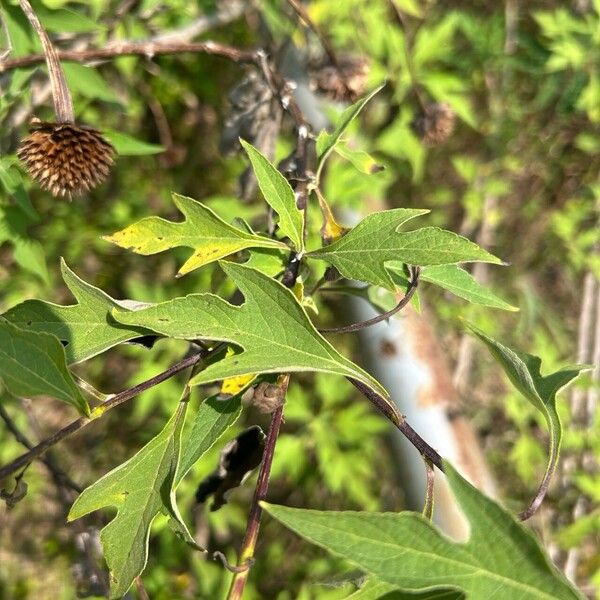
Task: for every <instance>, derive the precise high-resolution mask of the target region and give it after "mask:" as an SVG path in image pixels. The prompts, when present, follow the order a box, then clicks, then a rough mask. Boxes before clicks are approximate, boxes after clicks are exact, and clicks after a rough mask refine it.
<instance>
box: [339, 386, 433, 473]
mask: <svg viewBox="0 0 600 600" xmlns="http://www.w3.org/2000/svg"><path fill="white" fill-rule="evenodd" d="M346 379H347V380H348V381H349V382H350V383H351V384H352V385H353V386H354V387H355V388H356V389H358V390H359V391H360V392H362V393H363V394H364V395H365V396H366V397H367V399H368V400H370V401H371V403H372V404H373V405H374V406H375V407H376V408H377V409H378V410H379V411H381V412H382V413H383V414H384V415H385V416H386V417H387V418H388V419H389V420H390V421H391V422H392V423H393V424H394V425H395V426H396V427H397V428H398V429H399V430H400V432H401V433H402V434H403V435H404V437H405V438H406V439H407V440H408V441H409V442H410V443H411V444H412V445H413V446H414V447H415V448H416V449H417V450H418V451H419V453H420V454H421V456H423V457H424V458H425V459H426V460H428V461H429V462H431V463H432V464H434V465H435V466H436V467H437V468H438V469H439V470H440V471H442V472H443V471H444V464H443V459H442V457H441V456H440V455H439V454H438V452H437V450H435V449H434V448H432V447H431V446H430V445H429V444H428V443H427V442H426V441H425V440H424V439H423V438H422V437H421V436H420V435H419V434H418V433H417V432H416V431H415V430H414V429H413V428H412V427H411V426H410V425H409V423H408V422H407V421H406V419H405V418H404V417H403V416H402V415H401V414H400V413H399V412H398V411H397V410H396V408H395V407H394V406H393V405H392V404H390V403H389V402H388V401H387V400H386V399H385V398H383V397H382V396H381V395H380V394H378V393H377V392H376V391H375V390H373V389H371V388H370V387H369V386H368V385H367V384H365V383H363V382H362V381H359V380H358V379H353V378H352V377H346Z"/></svg>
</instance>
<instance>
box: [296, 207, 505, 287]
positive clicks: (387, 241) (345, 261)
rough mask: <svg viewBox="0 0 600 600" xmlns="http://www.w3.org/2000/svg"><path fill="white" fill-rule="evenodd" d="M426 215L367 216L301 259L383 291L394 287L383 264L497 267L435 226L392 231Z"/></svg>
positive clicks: (400, 211)
mask: <svg viewBox="0 0 600 600" xmlns="http://www.w3.org/2000/svg"><path fill="white" fill-rule="evenodd" d="M427 212H429V211H427V210H423V209H416V208H394V209H391V210H384V211H381V212H377V213H373V214H370V215H368V216H367V217H365V218H364V219H363V220H362V221H361V222H360V223H359V224H358V225H357V226H356V227H354V228H353V229H352V230H351V231H350V232H349V233H348V234H346V235H345V236H344V237H342V238H341V239H339V240H337V241H336V242H334V243H333V244H330V245H329V246H324V247H323V248H320V249H318V250H314V251H313V252H310V253H308V255H307V256H309V257H310V258H316V259H318V260H324V261H326V262H328V263H330V264H331V265H333V266H334V267H336V268H337V269H338V271H339V272H340V273H341V274H342V275H343V276H344V277H346V278H348V279H357V280H359V281H366V282H368V283H372V284H374V285H380V286H382V287H385V288H387V289H389V290H394V282H393V280H392V278H391V276H390V273H389V272H388V269H387V267H386V265H385V263H387V262H389V261H400V262H403V263H406V264H410V265H418V266H429V265H443V264H452V263H460V262H473V261H479V262H490V263H500V262H501V261H500V259H498V258H496V257H495V256H493V255H492V254H490V253H489V252H487V251H486V250H483V248H480V247H479V246H478V245H477V244H475V243H473V242H471V241H470V240H467V239H466V238H464V237H462V236H460V235H457V234H455V233H452V232H451V231H446V230H444V229H439V228H438V227H424V228H422V229H416V230H414V231H408V232H399V231H398V229H399V228H400V227H401V226H402V225H403V224H404V223H406V222H407V221H410V220H411V219H414V218H415V217H418V216H420V215H423V214H426V213H427Z"/></svg>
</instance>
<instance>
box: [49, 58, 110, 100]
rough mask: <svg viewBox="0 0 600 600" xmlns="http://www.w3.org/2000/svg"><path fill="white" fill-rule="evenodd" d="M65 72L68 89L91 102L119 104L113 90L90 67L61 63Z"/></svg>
mask: <svg viewBox="0 0 600 600" xmlns="http://www.w3.org/2000/svg"><path fill="white" fill-rule="evenodd" d="M61 64H62V66H63V69H64V70H65V77H66V78H67V83H68V84H69V89H71V90H72V91H75V92H79V93H80V94H81V95H82V96H84V97H85V98H91V99H92V100H104V102H119V97H118V96H117V95H116V93H115V91H114V89H113V88H112V87H111V86H110V85H108V83H106V81H105V80H104V78H103V77H102V75H100V74H99V73H98V72H97V71H96V70H95V69H93V68H92V67H85V66H83V65H80V64H79V63H73V62H63V63H61Z"/></svg>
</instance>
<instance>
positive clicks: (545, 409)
mask: <svg viewBox="0 0 600 600" xmlns="http://www.w3.org/2000/svg"><path fill="white" fill-rule="evenodd" d="M468 327H469V329H470V330H471V332H472V333H473V334H475V335H476V336H477V337H478V338H479V339H480V340H481V341H482V342H484V343H485V345H486V346H487V347H488V349H489V351H490V352H491V354H492V356H493V357H494V358H495V359H496V360H497V361H498V363H499V364H500V365H501V366H502V368H503V369H504V372H505V373H506V375H507V376H508V378H509V379H510V381H511V383H512V384H513V385H514V386H515V387H516V388H517V390H519V392H521V394H523V396H525V398H527V400H529V402H531V404H533V406H535V408H537V409H538V410H539V411H540V412H541V413H542V414H543V415H544V419H545V420H546V424H547V426H548V431H549V434H550V447H549V450H548V466H547V467H546V474H545V476H544V479H545V481H546V482H548V481H549V479H550V477H552V475H553V473H554V471H555V470H556V464H557V462H558V455H559V452H560V444H561V440H562V424H561V421H560V417H559V415H558V411H557V408H556V395H557V394H558V393H559V392H560V391H561V390H562V389H563V388H564V387H565V386H567V385H568V384H569V383H571V382H572V381H573V380H574V379H575V378H576V377H577V376H578V375H579V373H581V371H583V370H586V369H589V368H591V367H589V366H586V365H576V366H572V367H565V368H563V369H561V370H560V371H556V372H555V373H551V374H550V375H546V376H542V375H541V373H540V368H541V365H542V361H541V360H540V359H539V358H538V357H537V356H533V355H531V354H525V353H518V352H515V351H514V350H511V349H510V348H507V347H506V346H504V345H503V344H501V343H500V342H497V341H496V340H494V339H492V338H490V337H489V336H487V335H486V334H485V333H483V331H481V330H479V329H477V328H476V327H474V326H473V325H468Z"/></svg>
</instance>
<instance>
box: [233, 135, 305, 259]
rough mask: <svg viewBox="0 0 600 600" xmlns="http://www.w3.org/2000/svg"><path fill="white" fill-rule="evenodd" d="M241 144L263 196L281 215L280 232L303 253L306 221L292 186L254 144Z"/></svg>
mask: <svg viewBox="0 0 600 600" xmlns="http://www.w3.org/2000/svg"><path fill="white" fill-rule="evenodd" d="M240 143H241V144H242V146H243V147H244V150H246V153H247V154H248V158H249V159H250V162H251V163H252V169H253V170H254V174H255V175H256V180H257V181H258V187H259V188H260V191H261V192H262V195H263V196H264V198H265V200H266V201H267V202H268V203H269V204H270V205H271V207H272V208H273V210H274V211H275V212H276V213H277V214H278V215H279V231H280V232H281V234H282V235H284V236H287V237H289V238H290V240H291V241H292V244H293V245H294V248H295V249H296V250H297V251H298V252H301V251H302V249H303V248H304V234H303V231H304V220H303V216H302V211H300V210H298V207H297V206H296V196H295V195H294V190H293V189H292V186H291V185H290V184H289V183H288V180H287V179H286V178H285V177H284V176H283V175H282V174H281V173H280V172H279V171H278V170H277V168H276V167H275V166H274V165H272V164H271V163H270V162H269V160H268V159H267V158H266V157H265V156H263V155H262V154H261V153H260V152H259V151H258V150H257V149H256V148H255V147H254V146H253V145H252V144H249V143H248V142H246V141H245V140H240Z"/></svg>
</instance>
